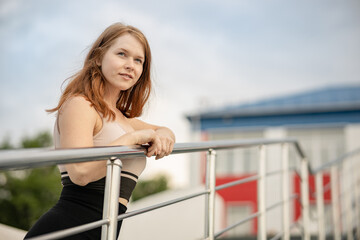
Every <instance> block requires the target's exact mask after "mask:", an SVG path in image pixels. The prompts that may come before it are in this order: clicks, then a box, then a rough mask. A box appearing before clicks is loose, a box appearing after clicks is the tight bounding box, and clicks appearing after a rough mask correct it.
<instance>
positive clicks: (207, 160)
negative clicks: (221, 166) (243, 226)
mask: <svg viewBox="0 0 360 240" xmlns="http://www.w3.org/2000/svg"><path fill="white" fill-rule="evenodd" d="M209 161H210V158H209V156H208V155H207V156H206V161H205V189H206V191H208V193H207V194H205V221H204V239H207V238H208V237H209V193H210V190H209V189H210V182H209V180H210V177H209V176H210V173H209V171H210V167H209V165H210V164H209Z"/></svg>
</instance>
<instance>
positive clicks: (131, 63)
mask: <svg viewBox="0 0 360 240" xmlns="http://www.w3.org/2000/svg"><path fill="white" fill-rule="evenodd" d="M125 69H131V70H132V69H134V61H133V60H132V59H130V58H129V59H128V60H127V61H126V62H125Z"/></svg>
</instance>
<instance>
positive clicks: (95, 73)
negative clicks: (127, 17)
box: [46, 23, 151, 120]
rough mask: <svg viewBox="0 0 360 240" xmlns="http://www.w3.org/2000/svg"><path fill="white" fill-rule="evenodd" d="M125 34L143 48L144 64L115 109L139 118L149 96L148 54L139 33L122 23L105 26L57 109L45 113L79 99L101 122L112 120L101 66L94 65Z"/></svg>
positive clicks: (146, 42)
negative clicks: (75, 98)
mask: <svg viewBox="0 0 360 240" xmlns="http://www.w3.org/2000/svg"><path fill="white" fill-rule="evenodd" d="M126 33H128V34H131V35H132V36H133V37H135V38H136V39H138V40H139V42H140V43H141V44H142V45H143V48H144V51H145V61H144V63H143V72H142V74H141V76H140V78H139V80H138V81H137V82H136V84H135V85H134V86H133V87H131V88H129V89H128V90H126V91H121V92H120V95H119V99H118V101H117V104H116V107H117V108H118V109H119V110H120V111H121V112H122V113H123V114H124V115H125V116H126V117H128V118H133V117H138V116H140V115H141V113H142V111H143V107H144V105H145V103H146V102H147V100H148V98H149V95H150V92H151V76H150V65H151V51H150V46H149V43H148V41H147V39H146V37H145V36H144V34H143V33H142V32H141V31H140V30H139V29H137V28H135V27H133V26H129V25H124V24H122V23H115V24H113V25H111V26H109V27H108V28H106V29H105V31H104V32H103V33H102V34H101V35H100V36H99V37H98V39H97V40H96V41H95V42H94V44H93V45H92V47H91V49H90V51H89V53H88V54H87V56H86V58H85V62H84V66H83V68H82V69H81V70H80V71H79V72H78V73H76V74H75V75H74V76H72V77H71V78H70V79H71V80H70V82H69V84H68V85H67V87H66V88H65V90H64V92H63V93H62V95H61V97H60V101H59V103H58V105H57V106H56V107H55V108H53V109H49V110H46V111H47V112H55V111H59V110H60V109H61V106H62V105H63V104H64V102H65V101H66V100H67V99H69V98H70V97H72V96H78V95H80V96H84V97H85V98H86V99H87V100H88V101H89V102H91V104H92V106H93V107H94V108H95V109H96V110H97V111H98V112H100V113H101V114H102V115H103V117H104V118H109V119H112V120H114V119H115V113H114V112H113V111H112V110H111V109H110V108H109V107H108V105H107V104H106V102H105V101H104V93H105V81H106V80H105V77H104V76H103V74H102V72H101V66H98V64H97V63H99V62H101V60H102V58H103V56H104V54H105V53H106V51H107V50H108V49H109V48H110V47H111V46H112V44H113V43H114V41H115V40H116V39H117V38H118V37H120V36H122V35H123V34H126Z"/></svg>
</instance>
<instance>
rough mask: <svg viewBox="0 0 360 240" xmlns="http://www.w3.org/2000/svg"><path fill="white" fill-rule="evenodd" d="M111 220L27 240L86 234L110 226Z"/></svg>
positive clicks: (44, 239)
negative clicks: (105, 225)
mask: <svg viewBox="0 0 360 240" xmlns="http://www.w3.org/2000/svg"><path fill="white" fill-rule="evenodd" d="M109 222H110V221H109V219H102V220H99V221H96V222H91V223H86V224H83V225H80V226H76V227H72V228H67V229H64V230H59V231H56V232H52V233H47V234H43V235H41V236H39V237H33V238H27V239H26V240H51V239H59V238H63V237H67V236H70V235H74V234H77V233H81V232H85V231H88V230H91V229H94V228H97V227H101V226H102V225H104V224H109Z"/></svg>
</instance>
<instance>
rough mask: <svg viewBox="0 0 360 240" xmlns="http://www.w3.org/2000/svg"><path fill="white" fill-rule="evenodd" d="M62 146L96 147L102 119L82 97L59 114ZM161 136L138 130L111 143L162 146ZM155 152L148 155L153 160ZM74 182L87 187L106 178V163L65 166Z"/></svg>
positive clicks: (97, 162) (150, 130)
mask: <svg viewBox="0 0 360 240" xmlns="http://www.w3.org/2000/svg"><path fill="white" fill-rule="evenodd" d="M59 114H60V115H59V119H58V121H59V122H58V124H59V129H60V146H61V148H82V147H93V146H94V143H93V135H94V134H96V133H97V132H98V131H99V130H100V129H101V127H102V122H101V118H100V116H99V115H98V113H97V112H96V111H95V109H94V108H93V107H92V106H91V103H90V102H88V101H87V100H86V99H85V98H83V97H81V96H78V97H73V98H71V99H69V100H68V101H66V102H65V103H64V105H63V106H62V108H61V111H60V113H59ZM160 139H161V138H160V137H159V134H158V133H157V132H156V130H155V129H152V128H144V129H136V130H135V131H134V132H130V133H126V134H124V135H122V136H120V137H119V138H118V139H116V140H115V141H114V142H112V143H110V144H109V145H110V146H111V145H112V146H116V145H125V146H126V145H136V144H146V143H149V144H150V145H151V146H152V147H153V146H161V144H162V141H161V140H160ZM153 154H154V151H148V153H147V155H148V156H149V157H150V156H152V155H153ZM65 167H66V170H67V172H68V174H69V177H70V179H71V181H72V182H73V183H75V184H77V185H80V186H85V185H86V184H88V183H89V182H93V181H96V180H99V179H101V178H103V177H104V176H105V175H106V161H91V162H81V163H70V164H65Z"/></svg>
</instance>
